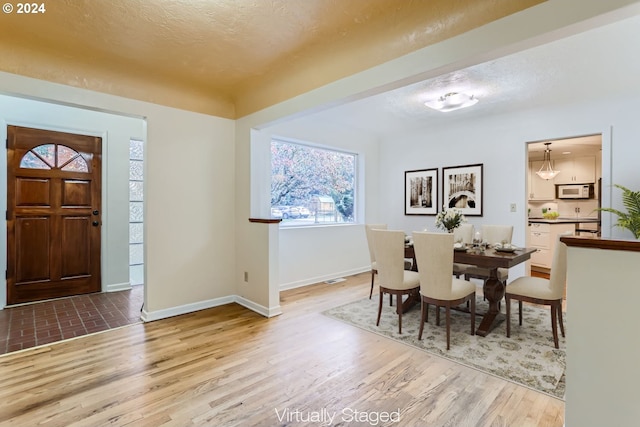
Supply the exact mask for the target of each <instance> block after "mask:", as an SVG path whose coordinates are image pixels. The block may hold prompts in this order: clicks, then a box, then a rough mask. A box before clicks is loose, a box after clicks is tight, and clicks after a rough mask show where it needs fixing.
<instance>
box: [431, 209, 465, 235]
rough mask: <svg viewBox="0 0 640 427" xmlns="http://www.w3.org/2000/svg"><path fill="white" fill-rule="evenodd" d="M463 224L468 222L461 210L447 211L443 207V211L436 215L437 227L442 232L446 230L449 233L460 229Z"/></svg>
mask: <svg viewBox="0 0 640 427" xmlns="http://www.w3.org/2000/svg"><path fill="white" fill-rule="evenodd" d="M463 222H467V219H466V218H465V217H464V215H463V214H462V212H461V211H460V209H456V208H451V209H447V208H445V207H444V206H443V207H442V210H441V211H440V212H438V214H437V215H436V227H438V228H439V229H441V230H446V231H447V232H448V233H451V232H453V230H455V229H456V228H458V227H460V225H461V224H462V223H463Z"/></svg>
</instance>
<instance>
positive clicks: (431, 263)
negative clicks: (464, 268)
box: [413, 232, 476, 350]
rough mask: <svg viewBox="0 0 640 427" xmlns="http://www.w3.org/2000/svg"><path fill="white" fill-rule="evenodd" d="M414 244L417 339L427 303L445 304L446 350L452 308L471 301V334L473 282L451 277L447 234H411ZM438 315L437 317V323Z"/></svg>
mask: <svg viewBox="0 0 640 427" xmlns="http://www.w3.org/2000/svg"><path fill="white" fill-rule="evenodd" d="M413 246H414V250H415V252H416V261H417V263H418V274H419V275H420V299H421V312H422V314H421V316H420V317H421V320H420V332H418V339H419V340H421V339H422V332H423V330H424V324H425V322H426V321H427V320H428V310H429V304H433V305H435V306H436V313H437V312H438V310H439V307H443V306H444V307H445V316H446V319H445V322H446V329H447V350H449V347H450V340H451V338H450V336H451V307H455V306H457V305H460V304H463V303H465V302H467V301H469V302H470V304H469V305H470V307H469V312H470V316H471V335H474V334H475V329H476V285H474V284H473V283H471V282H469V281H467V280H462V279H458V278H454V277H452V276H451V269H452V268H453V250H452V248H453V235H452V234H449V233H427V232H415V233H413ZM438 318H439V316H436V323H437V322H438Z"/></svg>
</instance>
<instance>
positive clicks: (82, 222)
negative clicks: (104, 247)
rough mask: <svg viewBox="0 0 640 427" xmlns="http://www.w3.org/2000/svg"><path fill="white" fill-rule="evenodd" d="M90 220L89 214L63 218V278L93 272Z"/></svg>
mask: <svg viewBox="0 0 640 427" xmlns="http://www.w3.org/2000/svg"><path fill="white" fill-rule="evenodd" d="M90 221H91V218H89V217H88V216H84V217H69V216H67V217H63V219H62V245H61V252H62V271H61V278H62V279H68V278H71V277H78V276H88V275H90V274H91V247H90V245H89V241H90V236H89V233H88V231H89V229H90V227H91V224H90Z"/></svg>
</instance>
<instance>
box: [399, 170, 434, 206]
mask: <svg viewBox="0 0 640 427" xmlns="http://www.w3.org/2000/svg"><path fill="white" fill-rule="evenodd" d="M436 213H438V169H437V168H435V169H422V170H415V171H406V172H405V173H404V214H405V215H435V214H436Z"/></svg>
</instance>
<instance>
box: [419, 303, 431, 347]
mask: <svg viewBox="0 0 640 427" xmlns="http://www.w3.org/2000/svg"><path fill="white" fill-rule="evenodd" d="M428 310H429V304H425V302H424V300H422V301H421V302H420V330H419V331H418V339H419V340H421V339H422V331H424V323H425V322H426V321H427V311H428Z"/></svg>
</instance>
